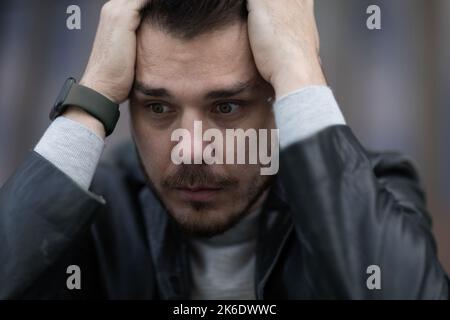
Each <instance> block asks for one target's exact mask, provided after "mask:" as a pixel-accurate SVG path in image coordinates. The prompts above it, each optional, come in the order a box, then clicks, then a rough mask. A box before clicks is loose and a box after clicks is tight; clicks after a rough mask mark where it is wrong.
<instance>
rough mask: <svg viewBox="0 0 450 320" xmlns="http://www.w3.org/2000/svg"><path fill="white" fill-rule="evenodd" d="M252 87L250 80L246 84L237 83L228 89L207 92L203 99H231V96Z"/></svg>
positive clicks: (252, 82)
mask: <svg viewBox="0 0 450 320" xmlns="http://www.w3.org/2000/svg"><path fill="white" fill-rule="evenodd" d="M253 87H254V81H253V80H250V81H247V82H238V83H237V84H235V85H232V86H231V87H229V88H223V89H219V90H213V91H209V92H208V93H207V94H206V95H205V99H210V100H212V99H226V98H231V97H233V96H236V95H238V94H240V93H242V92H244V91H246V90H248V89H251V88H253Z"/></svg>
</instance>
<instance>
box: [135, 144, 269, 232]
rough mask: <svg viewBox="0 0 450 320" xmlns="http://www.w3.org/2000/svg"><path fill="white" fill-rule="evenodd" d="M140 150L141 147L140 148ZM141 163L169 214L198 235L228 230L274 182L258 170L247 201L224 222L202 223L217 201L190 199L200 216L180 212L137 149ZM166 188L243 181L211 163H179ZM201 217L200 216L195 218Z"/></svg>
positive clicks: (230, 185)
mask: <svg viewBox="0 0 450 320" xmlns="http://www.w3.org/2000/svg"><path fill="white" fill-rule="evenodd" d="M136 151H137V148H136ZM137 155H138V159H139V164H140V167H141V170H142V172H143V174H144V176H145V178H146V182H147V186H148V187H149V188H150V189H151V190H152V191H153V193H154V194H155V195H156V197H157V198H158V199H159V201H160V202H161V204H162V205H163V206H164V207H165V209H166V211H167V213H168V214H169V216H170V217H171V218H172V219H173V220H174V221H175V222H176V224H177V225H178V226H179V228H180V229H181V231H183V232H185V233H187V234H188V235H190V236H194V237H205V238H209V237H213V236H217V235H220V234H222V233H224V232H225V231H227V230H229V229H231V228H232V227H233V226H235V225H236V224H237V223H238V222H239V221H240V220H241V219H242V218H244V217H245V216H246V215H247V214H249V213H250V212H249V211H250V209H252V207H253V206H254V205H255V203H257V202H258V200H260V199H261V197H262V196H263V194H265V191H267V190H268V189H269V187H270V185H271V182H272V179H271V177H270V176H260V175H259V170H258V171H257V172H258V174H257V176H256V177H255V179H253V180H252V181H256V182H255V183H253V184H251V186H250V188H249V189H248V190H247V191H246V194H245V199H244V200H243V201H242V203H243V205H242V206H240V207H239V208H236V209H234V211H232V212H229V213H225V214H226V219H223V220H222V221H221V222H220V223H208V224H205V223H202V222H204V221H203V219H202V217H201V214H202V213H206V212H207V211H208V210H214V205H212V204H211V203H209V202H200V201H190V202H189V205H190V207H191V209H193V210H194V211H195V212H196V213H198V214H199V215H200V217H199V218H198V217H193V216H191V215H187V214H185V215H178V214H176V213H175V212H173V211H172V210H171V209H170V204H168V203H165V201H164V197H163V196H162V194H160V192H159V191H158V189H157V188H156V186H155V183H154V182H153V180H152V179H151V178H150V177H149V175H148V174H147V171H146V170H145V166H144V165H143V162H142V159H141V157H140V155H139V152H138V151H137ZM161 185H162V187H163V189H172V188H182V187H187V186H193V185H201V186H214V187H223V188H235V187H237V186H238V185H239V181H238V180H236V179H234V178H232V177H228V176H225V175H219V174H216V173H213V172H211V170H210V169H209V167H208V165H179V166H177V170H176V171H174V172H173V173H171V174H170V175H168V176H167V177H165V178H164V179H163V181H162V183H161ZM195 218H198V219H195Z"/></svg>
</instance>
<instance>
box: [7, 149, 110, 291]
mask: <svg viewBox="0 0 450 320" xmlns="http://www.w3.org/2000/svg"><path fill="white" fill-rule="evenodd" d="M103 203H104V201H103V199H102V198H101V197H98V196H96V195H94V194H92V193H89V192H87V191H84V190H83V189H82V188H81V187H79V186H78V185H77V184H76V183H75V182H73V180H71V179H70V178H69V177H68V176H66V175H65V174H64V173H62V172H61V171H60V170H58V169H57V168H56V167H55V166H53V165H52V164H51V163H50V162H49V161H47V160H46V159H45V158H43V157H42V156H40V155H39V154H38V153H36V152H34V151H31V152H30V153H29V154H28V156H27V158H26V159H25V161H24V162H23V163H22V165H21V166H20V167H19V168H18V169H17V170H16V172H15V174H14V175H13V176H12V177H11V178H10V179H9V180H8V181H7V182H6V183H5V184H4V185H3V186H2V188H1V189H0V243H1V245H0V299H16V298H20V299H21V298H54V297H56V296H58V295H59V293H60V292H61V288H65V286H66V278H67V277H68V275H67V273H66V268H67V267H68V266H69V265H71V262H72V261H77V262H78V263H79V262H80V261H82V260H80V259H78V258H76V259H74V256H73V255H72V254H70V252H76V253H77V254H81V255H82V256H83V257H84V258H88V257H89V255H90V253H89V252H83V251H82V249H80V248H81V247H86V246H84V244H85V243H86V242H89V236H88V234H89V232H88V231H89V226H90V224H91V222H92V219H93V215H94V213H95V212H96V210H97V209H99V208H101V207H102V206H103ZM85 260H86V261H88V260H92V259H85ZM78 263H77V264H78ZM82 263H84V262H82ZM87 263H88V262H87ZM83 278H89V277H83Z"/></svg>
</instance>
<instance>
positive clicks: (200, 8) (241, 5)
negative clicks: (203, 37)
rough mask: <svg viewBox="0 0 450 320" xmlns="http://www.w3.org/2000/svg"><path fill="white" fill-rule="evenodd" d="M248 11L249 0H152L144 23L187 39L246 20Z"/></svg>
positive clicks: (142, 11)
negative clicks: (247, 0)
mask: <svg viewBox="0 0 450 320" xmlns="http://www.w3.org/2000/svg"><path fill="white" fill-rule="evenodd" d="M247 15H248V13H247V6H246V0H151V1H149V2H148V3H147V5H145V7H144V8H143V9H142V10H141V17H142V19H143V22H144V23H151V24H156V25H158V26H160V27H161V28H163V29H164V30H166V31H168V32H169V33H171V34H173V35H175V36H178V37H180V38H183V39H191V38H193V37H195V36H198V35H200V34H202V33H205V32H208V31H211V30H215V29H219V28H220V27H224V26H226V25H229V24H231V23H233V22H235V21H239V20H241V21H245V20H246V19H247Z"/></svg>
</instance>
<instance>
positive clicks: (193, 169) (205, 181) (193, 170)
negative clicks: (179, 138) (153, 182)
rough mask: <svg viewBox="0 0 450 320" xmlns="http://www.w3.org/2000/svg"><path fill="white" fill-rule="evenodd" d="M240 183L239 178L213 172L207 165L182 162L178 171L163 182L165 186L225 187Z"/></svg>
mask: <svg viewBox="0 0 450 320" xmlns="http://www.w3.org/2000/svg"><path fill="white" fill-rule="evenodd" d="M237 184H238V180H236V179H234V178H232V177H229V176H226V175H222V174H217V173H213V172H212V171H211V170H210V168H209V167H208V166H207V165H196V164H182V165H179V166H177V170H176V172H174V173H173V174H170V175H168V176H167V177H166V178H165V179H164V180H163V182H162V186H163V187H164V188H193V187H195V188H225V187H231V186H235V185H237Z"/></svg>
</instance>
